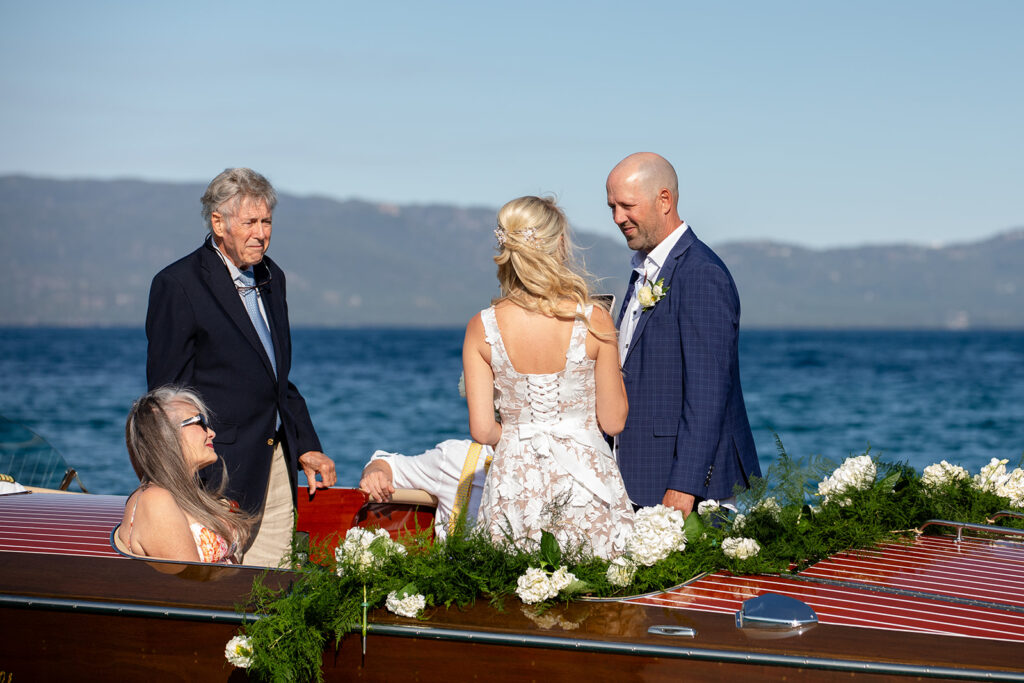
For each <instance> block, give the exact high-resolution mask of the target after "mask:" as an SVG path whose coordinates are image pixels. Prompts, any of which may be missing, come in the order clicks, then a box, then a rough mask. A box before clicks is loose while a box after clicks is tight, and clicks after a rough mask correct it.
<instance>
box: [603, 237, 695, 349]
mask: <svg viewBox="0 0 1024 683" xmlns="http://www.w3.org/2000/svg"><path fill="white" fill-rule="evenodd" d="M687 229H688V228H687V226H686V222H685V221H684V222H683V224H682V225H680V226H679V227H678V228H676V229H675V230H673V231H672V232H670V233H669V234H668V236H667V237H665V239H663V240H662V241H661V242H659V243H658V246H656V247H654V249H651V252H650V253H649V254H644V253H643V252H640V251H635V252H633V259H632V261H631V263H632V266H633V270H635V271H636V272H637V273H638V277H637V279H636V284H634V285H633V294H632V296H630V298H629V304H627V306H626V313H625V314H624V315H623V316H622V323H621V324H620V325H619V362H620V363H625V362H626V354H627V353H629V348H630V345H631V344H632V343H633V333H634V332H635V331H636V324H637V322H638V321H639V320H640V313H642V310H641V308H640V298H639V297H638V296H637V293H638V292H639V291H640V288H641V287H643V286H644V285H645V284H652V285H653V284H654V283H655V282H657V280H658V275H659V274H660V273H661V267H662V266H663V265H664V264H665V261H666V260H667V259H668V255H669V254H670V253H671V252H672V249H673V247H675V246H676V242H678V241H679V238H680V237H682V236H683V233H685V232H686V231H687Z"/></svg>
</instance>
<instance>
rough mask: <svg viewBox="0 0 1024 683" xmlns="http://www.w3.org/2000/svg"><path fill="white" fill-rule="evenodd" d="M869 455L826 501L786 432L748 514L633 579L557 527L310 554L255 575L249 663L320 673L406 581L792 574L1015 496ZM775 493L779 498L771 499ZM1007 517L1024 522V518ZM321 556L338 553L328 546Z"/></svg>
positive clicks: (437, 588)
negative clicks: (735, 542)
mask: <svg viewBox="0 0 1024 683" xmlns="http://www.w3.org/2000/svg"><path fill="white" fill-rule="evenodd" d="M865 455H867V453H865ZM873 462H874V463H875V466H876V468H877V474H876V476H875V477H874V481H873V483H871V484H870V485H869V486H867V487H866V488H864V489H863V490H856V491H853V490H847V491H844V492H843V496H842V500H835V501H831V502H829V503H826V504H821V505H819V504H818V503H820V502H821V498H820V497H818V496H817V493H816V488H815V487H816V485H817V482H818V481H821V480H822V478H823V477H824V476H826V475H828V474H829V473H830V472H831V471H832V470H833V469H835V464H834V463H832V462H831V461H828V460H827V459H824V458H822V457H812V458H809V459H807V460H803V461H796V460H794V459H792V458H790V457H789V455H788V454H787V453H786V452H785V451H784V450H783V449H782V447H781V444H779V457H778V459H777V461H776V463H775V464H773V465H772V466H771V467H770V468H769V469H768V472H767V474H766V476H765V477H764V478H763V479H759V480H755V481H754V482H752V485H751V488H750V489H749V490H748V491H745V492H743V493H741V494H739V495H738V498H737V500H738V504H739V508H740V509H741V510H744V514H743V515H742V516H739V515H737V516H735V517H733V516H731V515H726V514H725V511H724V510H720V511H713V512H705V513H703V514H701V515H698V514H693V515H691V516H690V517H689V518H688V519H687V523H686V526H685V531H686V536H687V544H686V548H685V550H684V551H682V552H680V551H675V552H672V553H671V554H669V555H668V557H666V558H665V559H664V560H661V561H660V562H657V563H656V564H654V565H653V566H650V567H639V568H638V569H637V571H636V573H635V574H634V575H633V578H632V582H631V583H630V584H629V585H627V586H625V587H616V586H613V585H612V584H610V583H609V582H608V579H607V576H606V571H607V569H608V562H606V561H604V560H600V559H595V558H593V557H590V556H588V555H586V554H585V553H582V552H580V551H579V550H578V549H561V550H560V549H558V548H557V544H555V548H554V549H552V547H551V545H550V541H553V539H550V541H548V542H547V543H545V544H543V546H544V547H538V548H537V549H536V550H535V551H533V552H526V551H523V550H522V549H520V548H517V547H516V546H514V545H512V544H511V543H497V544H495V543H492V542H491V541H490V539H489V538H485V537H484V536H483V535H482V534H480V533H475V532H468V533H467V532H465V531H464V530H463V529H461V528H460V529H456V530H455V532H454V533H452V534H450V535H449V536H448V538H446V539H445V540H443V541H436V542H435V541H433V540H432V539H431V538H430V537H429V534H428V533H427V532H424V533H421V534H419V535H416V536H413V537H411V538H407V539H403V542H404V544H405V546H406V549H407V552H406V553H405V554H400V553H393V552H388V553H382V554H381V557H380V559H379V561H378V562H376V563H374V564H371V565H370V566H367V567H360V568H355V569H353V568H352V567H351V566H348V565H345V566H344V567H343V568H342V573H341V575H340V576H339V575H338V574H337V573H336V569H337V566H336V565H335V563H331V562H327V563H325V566H321V565H318V564H314V563H310V562H306V563H305V564H304V565H303V567H302V569H301V570H300V571H299V578H298V579H297V580H296V581H295V582H294V583H293V584H292V585H291V586H290V587H289V588H288V589H286V590H282V591H278V592H275V591H273V590H270V589H268V588H267V587H266V586H264V585H263V584H262V583H261V582H260V581H259V580H257V581H256V583H255V585H254V587H253V593H252V607H253V608H254V610H255V612H256V613H257V614H259V615H261V618H260V619H259V620H257V621H254V622H250V623H248V624H247V625H246V626H245V627H244V631H245V635H246V636H247V638H248V643H247V648H246V651H247V654H248V653H249V652H251V655H250V661H251V663H250V668H249V673H250V675H252V676H254V677H256V678H259V679H264V680H273V681H296V680H316V681H321V680H323V675H322V672H321V670H320V665H321V661H322V656H323V651H324V647H325V645H326V642H327V639H328V637H331V638H332V639H333V640H334V642H335V644H336V645H337V643H339V642H340V641H341V639H342V638H343V637H344V636H345V635H346V634H347V633H349V632H351V631H352V630H353V629H354V628H356V627H358V626H359V625H362V627H363V628H365V611H364V609H365V608H364V603H366V604H367V605H368V606H370V607H379V606H381V605H383V604H384V602H385V600H386V599H387V597H388V595H389V593H392V592H398V593H399V596H402V595H404V593H402V592H401V591H403V589H404V590H405V591H406V592H409V589H410V586H413V587H414V590H416V591H418V592H419V593H421V594H422V595H423V596H424V597H425V601H426V605H427V609H426V614H427V615H428V616H429V613H430V610H431V608H433V609H438V608H440V607H442V606H443V607H445V608H448V607H452V606H455V607H465V606H468V605H472V604H474V603H475V602H476V601H477V600H478V599H480V598H483V599H486V600H488V601H489V602H490V604H491V605H492V606H493V607H494V608H495V609H498V610H502V609H503V607H504V601H505V600H506V599H507V598H512V597H514V596H515V591H516V585H517V583H516V582H517V579H518V578H519V577H520V576H522V575H523V574H524V572H526V570H527V569H528V568H530V567H540V568H544V569H547V570H548V571H552V570H554V569H555V566H554V565H557V564H559V563H561V564H564V565H565V566H566V567H568V568H569V570H570V571H571V572H572V573H573V574H574V575H575V577H576V582H574V586H575V587H576V588H577V589H578V588H579V587H580V586H585V588H586V589H587V591H588V594H589V595H590V596H593V597H614V596H626V595H636V594H641V593H647V592H651V591H656V590H664V589H666V588H669V587H672V586H675V585H678V584H680V583H683V582H684V581H687V580H689V579H691V578H693V577H695V576H698V575H699V574H701V573H704V572H709V571H716V570H722V569H725V570H729V571H731V572H734V573H736V574H755V573H771V574H785V573H788V572H789V571H791V567H794V566H795V567H796V569H797V570H799V569H801V568H803V567H806V566H808V565H810V564H812V563H814V562H816V561H818V560H820V559H822V558H825V557H827V556H829V555H833V554H835V553H837V552H841V551H845V550H850V549H854V548H865V547H869V546H872V545H874V544H876V543H878V542H880V541H883V540H889V541H892V540H902V541H909V540H910V538H911V537H912V535H913V534H914V533H915V531H914V530H915V529H916V528H917V527H919V526H920V525H921V524H922V523H923V522H925V521H926V520H928V519H935V518H938V519H952V520H957V521H962V522H976V523H984V522H986V521H987V520H988V518H989V517H990V516H991V515H992V514H994V513H995V512H997V511H999V510H1002V509H1007V508H1008V507H1010V505H1009V500H1008V499H1007V498H1004V497H1000V496H998V495H995V494H994V493H992V492H990V491H986V490H980V489H979V488H977V487H976V486H975V485H974V484H973V483H972V481H971V480H970V479H965V480H958V481H949V482H946V483H944V484H942V485H941V486H939V487H937V488H929V487H927V486H926V485H925V484H924V483H923V482H922V478H921V476H919V475H918V474H917V472H916V471H915V470H914V469H913V468H911V467H909V466H907V465H905V464H894V463H889V462H884V461H879V460H877V459H873ZM769 494H771V498H773V500H774V503H777V505H776V504H766V503H764V501H766V500H767V499H768V498H769ZM812 501H813V502H814V503H815V504H813V505H812V504H811V503H812ZM759 503H761V504H759ZM1006 523H1007V524H1008V525H1013V526H1016V527H1018V528H1024V523H1022V522H1021V521H1020V520H1010V521H1008V522H1006ZM545 536H546V540H547V539H548V538H550V537H549V536H548V535H545ZM739 536H742V537H745V538H752V539H755V540H756V541H757V543H758V544H759V545H760V551H759V552H758V553H757V554H756V555H754V556H753V557H750V558H748V559H745V560H740V559H735V558H730V557H729V556H727V555H726V554H725V553H723V551H722V541H723V540H724V539H726V538H728V537H739ZM385 540H386V539H385ZM313 556H314V557H317V556H318V555H317V554H316V552H314V553H313ZM319 556H328V557H329V556H330V553H329V552H326V551H324V549H320V555H319ZM560 597H561V598H562V599H563V600H565V601H568V600H571V599H574V598H575V597H576V594H573V593H572V592H570V591H565V592H563V593H561V594H560ZM554 603H555V601H554V600H550V601H547V602H545V603H542V604H540V605H537V606H535V607H534V608H533V609H534V612H535V613H536V614H541V613H543V611H544V610H545V609H546V608H547V607H550V606H551V605H552V604H554ZM420 618H421V619H423V618H426V617H424V616H421V617H420ZM364 637H365V631H364Z"/></svg>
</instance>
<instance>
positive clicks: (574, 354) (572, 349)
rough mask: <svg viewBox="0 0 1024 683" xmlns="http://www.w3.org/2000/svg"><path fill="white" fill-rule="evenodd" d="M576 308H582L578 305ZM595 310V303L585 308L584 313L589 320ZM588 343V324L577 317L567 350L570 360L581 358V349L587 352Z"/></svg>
mask: <svg viewBox="0 0 1024 683" xmlns="http://www.w3.org/2000/svg"><path fill="white" fill-rule="evenodd" d="M576 310H577V312H578V311H579V310H580V309H579V308H578V307H577V309H576ZM593 312H594V305H593V304H589V305H588V306H586V307H585V308H583V315H584V316H585V317H586V319H587V320H588V321H589V320H590V314H591V313H593ZM586 343H587V324H586V323H585V322H583V321H582V320H580V319H579V318H576V320H575V321H574V322H573V324H572V336H571V337H570V338H569V348H568V349H566V350H565V357H566V358H567V359H570V360H573V359H577V360H579V359H580V358H579V357H580V351H581V349H582V352H583V353H584V354H585V353H586Z"/></svg>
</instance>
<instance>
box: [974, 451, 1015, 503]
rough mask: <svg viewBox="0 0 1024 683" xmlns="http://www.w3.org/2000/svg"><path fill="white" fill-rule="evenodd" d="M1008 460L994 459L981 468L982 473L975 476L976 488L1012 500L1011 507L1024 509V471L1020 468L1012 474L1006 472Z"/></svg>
mask: <svg viewBox="0 0 1024 683" xmlns="http://www.w3.org/2000/svg"><path fill="white" fill-rule="evenodd" d="M1007 462H1009V461H1008V460H1007V459H1005V458H1004V459H1002V460H997V459H996V458H992V460H991V461H990V462H989V464H987V465H985V466H984V467H982V468H981V472H980V473H979V474H976V475H975V476H974V486H975V488H978V489H981V490H982V491H989V492H991V493H994V494H996V495H997V496H1002V497H1003V498H1009V499H1010V505H1011V506H1013V507H1015V508H1019V507H1024V470H1022V469H1020V468H1019V467H1018V468H1016V469H1014V470H1013V471H1012V472H1007V471H1006V463H1007Z"/></svg>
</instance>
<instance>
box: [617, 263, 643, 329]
mask: <svg viewBox="0 0 1024 683" xmlns="http://www.w3.org/2000/svg"><path fill="white" fill-rule="evenodd" d="M639 278H640V273H638V272H636V269H635V268H634V269H633V274H632V275H630V276H629V284H628V285H626V296H624V297H622V306H621V307H620V308H619V317H618V319H616V321H615V327H616V329H618V328H621V327H622V316H624V315H626V309H627V308H629V301H630V299H632V298H633V290H634V289H635V288H636V281H637V280H638V279H639Z"/></svg>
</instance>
